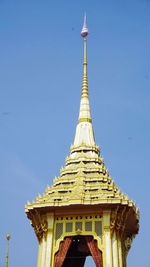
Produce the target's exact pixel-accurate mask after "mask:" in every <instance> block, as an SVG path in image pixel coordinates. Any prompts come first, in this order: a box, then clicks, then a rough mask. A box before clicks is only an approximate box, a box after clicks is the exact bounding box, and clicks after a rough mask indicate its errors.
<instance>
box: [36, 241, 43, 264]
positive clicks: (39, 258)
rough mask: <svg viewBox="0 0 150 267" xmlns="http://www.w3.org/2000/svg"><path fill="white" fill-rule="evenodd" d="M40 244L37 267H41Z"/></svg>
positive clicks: (40, 245) (40, 246) (40, 244)
mask: <svg viewBox="0 0 150 267" xmlns="http://www.w3.org/2000/svg"><path fill="white" fill-rule="evenodd" d="M41 252H42V242H41V241H40V242H39V249H38V261H37V267H41Z"/></svg>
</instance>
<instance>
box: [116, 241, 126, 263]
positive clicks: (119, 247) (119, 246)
mask: <svg viewBox="0 0 150 267" xmlns="http://www.w3.org/2000/svg"><path fill="white" fill-rule="evenodd" d="M118 258H119V267H125V266H123V259H122V244H121V239H120V237H118Z"/></svg>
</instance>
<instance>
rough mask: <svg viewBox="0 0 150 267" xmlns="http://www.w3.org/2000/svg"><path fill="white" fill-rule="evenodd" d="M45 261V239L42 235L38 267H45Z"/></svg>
mask: <svg viewBox="0 0 150 267" xmlns="http://www.w3.org/2000/svg"><path fill="white" fill-rule="evenodd" d="M45 259H46V238H45V236H44V235H43V238H42V251H41V265H40V267H45Z"/></svg>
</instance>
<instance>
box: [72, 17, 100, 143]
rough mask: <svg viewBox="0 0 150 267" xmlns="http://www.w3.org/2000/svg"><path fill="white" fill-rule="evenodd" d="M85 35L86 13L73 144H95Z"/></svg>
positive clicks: (84, 26)
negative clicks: (77, 111) (78, 100)
mask: <svg viewBox="0 0 150 267" xmlns="http://www.w3.org/2000/svg"><path fill="white" fill-rule="evenodd" d="M87 35H88V28H87V24H86V15H85V16H84V22H83V28H82V31H81V36H82V37H83V40H84V57H83V78H82V94H81V101H80V110H79V118H78V125H77V128H76V134H75V139H74V144H73V145H74V146H80V145H81V144H82V145H83V144H84V145H88V146H95V140H94V131H93V127H92V119H91V114H90V104H89V94H88V75H87Z"/></svg>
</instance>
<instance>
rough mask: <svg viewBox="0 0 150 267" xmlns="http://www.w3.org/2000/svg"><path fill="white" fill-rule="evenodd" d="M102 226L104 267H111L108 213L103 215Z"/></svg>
mask: <svg viewBox="0 0 150 267" xmlns="http://www.w3.org/2000/svg"><path fill="white" fill-rule="evenodd" d="M103 225H104V228H103V230H104V267H113V263H112V244H111V234H110V211H105V212H104V213H103Z"/></svg>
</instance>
